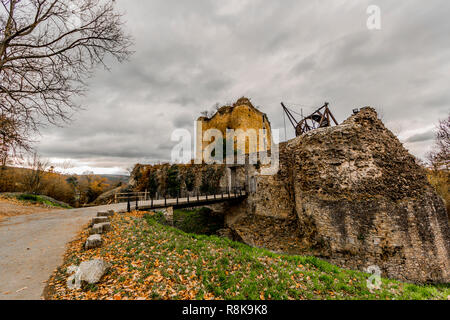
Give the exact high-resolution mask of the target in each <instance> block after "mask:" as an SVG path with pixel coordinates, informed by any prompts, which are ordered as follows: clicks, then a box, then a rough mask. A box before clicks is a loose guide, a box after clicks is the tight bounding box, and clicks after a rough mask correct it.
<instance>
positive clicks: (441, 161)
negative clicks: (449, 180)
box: [428, 114, 450, 170]
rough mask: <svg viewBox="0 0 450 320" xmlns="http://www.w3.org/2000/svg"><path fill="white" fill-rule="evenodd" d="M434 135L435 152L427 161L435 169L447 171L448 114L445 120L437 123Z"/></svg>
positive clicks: (449, 144)
mask: <svg viewBox="0 0 450 320" xmlns="http://www.w3.org/2000/svg"><path fill="white" fill-rule="evenodd" d="M437 129H438V131H437V133H436V145H435V149H436V150H435V151H432V152H431V153H430V154H429V155H428V160H429V161H430V163H431V164H432V166H433V168H435V169H446V170H448V169H449V166H450V114H449V116H448V118H447V119H444V120H441V121H439V125H438V128H437Z"/></svg>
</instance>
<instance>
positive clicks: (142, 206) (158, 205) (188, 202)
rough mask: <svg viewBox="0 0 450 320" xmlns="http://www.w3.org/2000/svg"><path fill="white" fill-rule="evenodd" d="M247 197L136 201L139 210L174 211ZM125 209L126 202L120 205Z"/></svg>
mask: <svg viewBox="0 0 450 320" xmlns="http://www.w3.org/2000/svg"><path fill="white" fill-rule="evenodd" d="M246 197H247V193H246V192H240V193H230V194H223V193H222V194H216V195H208V196H198V197H197V196H196V197H190V198H187V197H185V198H173V199H158V200H155V199H154V200H138V201H137V209H139V210H153V209H162V208H168V207H173V208H174V209H180V208H190V207H200V206H205V205H211V204H215V203H221V202H229V201H238V200H243V199H245V198H246ZM119 205H121V206H122V205H124V207H125V208H124V209H126V208H127V206H128V202H125V203H120V204H119ZM130 209H131V210H134V209H136V201H135V200H130Z"/></svg>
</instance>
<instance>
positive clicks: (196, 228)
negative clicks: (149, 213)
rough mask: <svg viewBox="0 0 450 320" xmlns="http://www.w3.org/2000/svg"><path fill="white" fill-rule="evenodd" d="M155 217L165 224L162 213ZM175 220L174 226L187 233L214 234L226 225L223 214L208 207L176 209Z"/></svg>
mask: <svg viewBox="0 0 450 320" xmlns="http://www.w3.org/2000/svg"><path fill="white" fill-rule="evenodd" d="M154 218H155V219H157V220H158V222H160V223H161V224H165V219H164V217H163V216H162V214H161V213H158V216H157V217H154ZM173 220H174V221H173V223H174V224H173V226H174V227H175V228H177V229H180V230H182V231H184V232H186V233H195V234H206V235H214V234H216V232H217V231H218V230H219V229H222V228H223V227H224V217H223V215H220V214H214V213H213V212H212V210H211V209H208V208H199V209H195V210H180V209H179V210H174V212H173Z"/></svg>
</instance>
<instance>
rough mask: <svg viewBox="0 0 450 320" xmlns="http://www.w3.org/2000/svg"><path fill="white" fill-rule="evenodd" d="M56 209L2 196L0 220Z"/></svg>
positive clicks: (0, 199) (0, 200)
mask: <svg viewBox="0 0 450 320" xmlns="http://www.w3.org/2000/svg"><path fill="white" fill-rule="evenodd" d="M51 211H55V209H52V208H47V207H43V206H39V205H31V204H28V205H26V204H23V203H21V202H20V201H17V200H13V199H5V198H1V197H0V221H1V220H3V219H5V218H6V217H13V216H21V215H29V214H34V213H41V212H51Z"/></svg>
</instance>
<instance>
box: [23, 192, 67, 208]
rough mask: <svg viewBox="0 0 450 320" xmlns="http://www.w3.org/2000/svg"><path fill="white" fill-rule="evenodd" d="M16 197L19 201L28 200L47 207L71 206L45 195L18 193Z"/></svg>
mask: <svg viewBox="0 0 450 320" xmlns="http://www.w3.org/2000/svg"><path fill="white" fill-rule="evenodd" d="M16 198H17V200H19V201H25V202H29V203H33V204H43V205H46V206H49V207H57V208H65V209H71V207H70V206H69V205H66V204H62V203H58V202H55V201H53V200H52V199H51V198H49V197H45V196H40V195H34V194H20V195H18V196H17V197H16Z"/></svg>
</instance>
